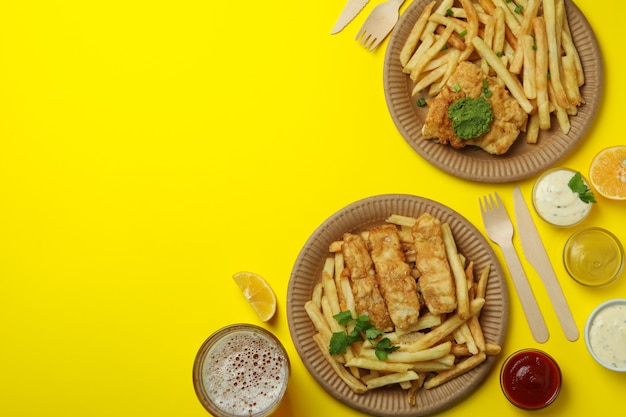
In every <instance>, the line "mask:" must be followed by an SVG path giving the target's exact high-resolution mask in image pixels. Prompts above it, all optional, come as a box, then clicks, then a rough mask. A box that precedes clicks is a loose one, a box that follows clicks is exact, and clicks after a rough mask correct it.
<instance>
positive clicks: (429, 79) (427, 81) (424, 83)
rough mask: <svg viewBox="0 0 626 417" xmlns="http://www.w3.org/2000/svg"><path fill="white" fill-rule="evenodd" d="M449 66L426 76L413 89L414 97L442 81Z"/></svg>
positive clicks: (444, 66)
mask: <svg viewBox="0 0 626 417" xmlns="http://www.w3.org/2000/svg"><path fill="white" fill-rule="evenodd" d="M447 67H448V66H447V65H443V66H441V67H439V68H437V69H434V70H432V71H430V72H429V73H427V74H425V75H424V77H422V78H421V79H420V80H419V81H418V82H417V83H416V84H415V86H414V87H413V91H412V92H411V94H412V95H417V94H418V93H419V92H421V91H422V90H424V89H425V88H427V87H428V86H429V85H432V84H433V83H435V82H437V81H439V80H441V79H442V78H443V76H444V75H445V74H446V72H447V71H446V70H447Z"/></svg>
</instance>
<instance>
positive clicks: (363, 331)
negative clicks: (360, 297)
mask: <svg viewBox="0 0 626 417" xmlns="http://www.w3.org/2000/svg"><path fill="white" fill-rule="evenodd" d="M333 317H334V318H335V320H337V323H339V324H340V325H341V326H347V327H352V330H346V331H342V332H334V333H333V335H332V336H331V338H330V347H329V351H330V354H331V355H337V354H339V353H346V351H347V347H348V346H349V345H351V344H352V343H354V342H360V341H363V340H364V339H363V337H365V339H367V340H368V341H369V342H370V343H371V344H372V346H374V352H375V354H376V357H377V358H378V359H379V360H381V361H383V360H385V359H387V355H388V354H389V353H391V352H394V351H396V350H398V349H399V348H400V347H399V346H392V345H391V340H389V338H387V337H385V338H382V339H380V340H378V341H377V342H376V343H374V341H375V339H378V338H379V337H380V336H382V335H383V332H381V331H379V330H378V329H376V328H375V327H374V325H373V324H372V322H370V318H369V317H368V316H359V317H357V318H356V319H355V318H352V313H350V311H349V310H346V311H342V312H341V313H339V314H335V315H334V316H333Z"/></svg>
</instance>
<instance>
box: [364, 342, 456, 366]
mask: <svg viewBox="0 0 626 417" xmlns="http://www.w3.org/2000/svg"><path fill="white" fill-rule="evenodd" d="M451 347H452V343H451V342H444V343H441V344H439V345H436V346H433V347H431V348H427V349H423V350H418V351H412V350H402V347H401V348H400V350H396V351H395V352H392V353H390V354H389V355H388V356H387V359H386V361H387V362H391V363H414V362H424V361H432V360H435V359H439V358H441V357H443V356H446V355H448V354H449V353H450V348H451ZM359 357H360V358H363V359H371V360H376V354H375V353H374V351H373V350H371V349H370V350H365V349H364V350H362V351H361V352H360V353H359Z"/></svg>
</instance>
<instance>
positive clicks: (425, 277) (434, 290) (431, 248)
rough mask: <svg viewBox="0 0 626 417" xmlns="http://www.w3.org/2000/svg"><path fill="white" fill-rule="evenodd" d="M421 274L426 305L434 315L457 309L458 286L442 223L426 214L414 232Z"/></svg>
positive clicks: (421, 286)
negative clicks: (447, 251) (455, 281)
mask: <svg viewBox="0 0 626 417" xmlns="http://www.w3.org/2000/svg"><path fill="white" fill-rule="evenodd" d="M411 234H412V235H413V242H414V245H415V252H416V257H417V260H416V262H415V267H416V268H417V270H418V271H419V272H420V276H419V278H418V283H419V286H420V290H421V292H422V296H423V297H424V302H425V304H426V307H428V310H429V311H430V312H431V313H433V314H442V313H449V312H451V311H453V310H454V309H455V308H456V306H457V302H456V287H455V283H454V278H453V276H452V272H451V270H450V264H449V263H448V256H447V255H446V247H445V243H444V241H443V233H442V230H441V222H440V221H439V219H437V218H436V217H434V216H432V215H430V214H428V213H424V214H422V215H421V216H419V217H418V218H417V220H416V222H415V224H413V226H412V229H411Z"/></svg>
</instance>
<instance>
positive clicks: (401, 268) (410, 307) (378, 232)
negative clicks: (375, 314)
mask: <svg viewBox="0 0 626 417" xmlns="http://www.w3.org/2000/svg"><path fill="white" fill-rule="evenodd" d="M368 240H369V243H370V248H371V255H372V261H374V267H375V269H376V278H377V279H378V285H379V287H380V292H381V294H382V295H383V298H384V299H385V304H387V310H389V316H390V317H391V321H393V324H395V326H396V328H397V329H401V330H405V329H408V328H410V327H411V326H412V325H414V324H415V323H416V322H417V319H418V317H419V311H420V303H419V299H418V295H417V285H416V283H415V278H413V277H412V276H411V267H410V266H409V264H407V263H406V262H405V257H404V252H402V248H401V246H400V236H399V235H398V229H397V228H396V227H395V226H394V225H384V226H380V227H375V228H373V229H371V230H370V233H369V238H368Z"/></svg>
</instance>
